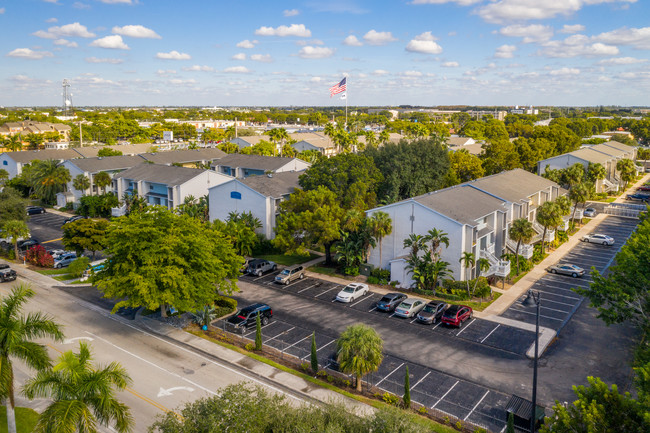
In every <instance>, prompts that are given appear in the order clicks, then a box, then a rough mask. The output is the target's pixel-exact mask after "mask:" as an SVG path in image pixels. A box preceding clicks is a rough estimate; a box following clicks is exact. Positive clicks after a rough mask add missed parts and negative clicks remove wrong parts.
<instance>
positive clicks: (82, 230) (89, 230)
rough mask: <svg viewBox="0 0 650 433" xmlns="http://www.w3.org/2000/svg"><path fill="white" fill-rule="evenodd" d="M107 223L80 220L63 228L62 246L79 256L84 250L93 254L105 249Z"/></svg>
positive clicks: (103, 221) (104, 221)
mask: <svg viewBox="0 0 650 433" xmlns="http://www.w3.org/2000/svg"><path fill="white" fill-rule="evenodd" d="M108 224H109V223H108V221H106V220H97V221H95V220H92V219H81V220H77V221H73V222H71V223H68V224H66V225H64V226H63V245H64V246H65V247H66V249H70V250H74V251H76V253H77V256H81V255H82V254H83V252H84V250H88V251H91V252H92V253H93V260H94V259H95V253H96V252H97V251H101V250H103V249H104V248H106V231H107V229H108Z"/></svg>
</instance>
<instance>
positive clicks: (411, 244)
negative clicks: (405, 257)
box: [404, 233, 425, 260]
mask: <svg viewBox="0 0 650 433" xmlns="http://www.w3.org/2000/svg"><path fill="white" fill-rule="evenodd" d="M424 242H425V238H424V236H422V235H418V234H416V233H411V234H410V235H409V237H408V238H406V239H404V248H410V249H411V251H410V252H409V258H410V259H411V260H417V257H418V252H420V250H421V249H422V247H423V246H424Z"/></svg>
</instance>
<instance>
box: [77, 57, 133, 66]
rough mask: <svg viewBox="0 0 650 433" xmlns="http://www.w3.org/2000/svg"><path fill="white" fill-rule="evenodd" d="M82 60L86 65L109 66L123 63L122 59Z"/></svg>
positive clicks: (93, 58) (87, 58)
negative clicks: (98, 64) (107, 64)
mask: <svg viewBox="0 0 650 433" xmlns="http://www.w3.org/2000/svg"><path fill="white" fill-rule="evenodd" d="M84 60H86V62H88V63H109V64H111V65H119V64H120V63H124V59H110V58H99V57H86V58H85V59H84Z"/></svg>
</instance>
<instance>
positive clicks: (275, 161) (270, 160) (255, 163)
mask: <svg viewBox="0 0 650 433" xmlns="http://www.w3.org/2000/svg"><path fill="white" fill-rule="evenodd" d="M294 159H295V158H285V157H278V156H262V155H244V154H241V153H231V154H230V155H226V156H224V157H223V158H220V159H219V160H217V161H215V162H214V163H213V164H212V165H213V166H217V165H220V166H224V167H231V168H236V167H239V168H252V169H255V170H270V171H274V170H277V169H279V168H281V167H284V166H285V165H287V164H288V163H289V162H291V161H293V160H294Z"/></svg>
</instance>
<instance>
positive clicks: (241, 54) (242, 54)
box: [230, 53, 246, 60]
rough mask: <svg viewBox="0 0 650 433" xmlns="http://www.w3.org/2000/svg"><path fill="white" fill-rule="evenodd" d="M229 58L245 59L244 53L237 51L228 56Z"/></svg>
mask: <svg viewBox="0 0 650 433" xmlns="http://www.w3.org/2000/svg"><path fill="white" fill-rule="evenodd" d="M230 59H231V60H246V54H244V53H237V54H235V55H234V56H232V57H231V58H230Z"/></svg>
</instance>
